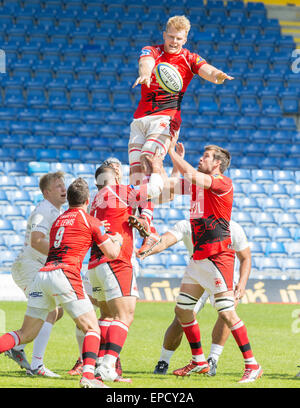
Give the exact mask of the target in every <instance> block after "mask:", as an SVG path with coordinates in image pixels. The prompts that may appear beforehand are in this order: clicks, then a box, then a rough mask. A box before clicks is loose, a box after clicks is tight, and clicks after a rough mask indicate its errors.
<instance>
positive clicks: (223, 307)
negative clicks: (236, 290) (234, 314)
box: [215, 296, 235, 315]
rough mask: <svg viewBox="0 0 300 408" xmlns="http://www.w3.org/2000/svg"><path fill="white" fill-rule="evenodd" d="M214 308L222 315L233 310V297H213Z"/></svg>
mask: <svg viewBox="0 0 300 408" xmlns="http://www.w3.org/2000/svg"><path fill="white" fill-rule="evenodd" d="M215 308H216V310H217V311H218V312H219V313H220V314H222V315H224V314H226V313H227V312H230V311H233V310H235V306H234V297H233V296H224V297H217V298H215Z"/></svg>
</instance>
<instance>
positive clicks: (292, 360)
mask: <svg viewBox="0 0 300 408" xmlns="http://www.w3.org/2000/svg"><path fill="white" fill-rule="evenodd" d="M0 310H2V311H4V313H3V312H2V322H1V325H0V327H1V326H2V327H1V330H3V326H4V325H5V329H6V330H7V331H9V330H16V329H18V328H20V325H21V323H22V321H23V315H24V312H25V310H26V303H24V302H0ZM173 311H174V304H173V303H168V302H161V303H147V302H138V304H137V308H136V313H135V321H134V323H133V324H132V326H131V328H130V330H129V334H128V338H127V341H126V344H125V347H124V349H123V351H122V353H121V361H122V366H123V371H124V374H123V375H124V376H126V377H130V378H132V384H124V383H123V384H120V383H119V384H117V383H114V384H110V385H111V387H112V388H114V389H116V391H117V389H121V388H126V389H127V390H128V392H129V389H130V388H148V389H155V388H160V389H161V388H164V389H168V388H169V389H172V388H173V389H174V388H177V389H187V388H300V377H298V378H296V377H295V375H296V374H297V373H298V372H299V371H300V368H298V367H297V365H300V348H299V344H300V323H299V322H300V320H299V322H297V316H299V315H300V305H296V304H295V305H293V304H289V305H288V304H247V305H246V304H241V305H239V307H238V313H239V316H240V317H241V318H242V320H243V321H244V322H245V323H246V326H247V329H248V335H249V339H250V343H251V346H252V349H253V351H254V355H255V357H256V359H257V361H258V362H259V363H260V364H261V365H262V367H263V370H264V375H263V377H262V378H261V379H259V380H258V381H256V382H254V383H251V384H246V385H241V384H238V383H237V381H238V380H239V379H240V378H241V376H242V373H243V360H242V355H241V353H240V351H239V349H238V347H237V346H236V343H235V341H234V339H233V337H232V336H230V338H229V339H228V342H227V344H226V346H225V349H224V352H223V354H222V356H221V358H220V361H219V366H218V371H217V375H216V376H215V377H207V376H204V375H196V374H195V375H193V376H191V377H189V378H183V379H182V378H176V377H174V376H173V375H172V370H174V369H176V368H179V367H182V366H184V365H186V364H187V363H188V362H189V360H190V351H189V346H188V343H187V341H186V339H185V338H184V339H183V341H182V344H181V345H180V347H179V349H178V350H177V351H176V353H175V354H174V355H173V358H172V360H171V363H170V370H169V374H168V375H166V376H157V375H154V374H153V369H154V366H155V364H156V362H157V361H158V358H159V355H160V349H161V344H162V339H163V335H164V332H165V329H166V328H167V326H168V325H169V323H170V322H171V321H172V318H173V313H174V312H173ZM297 311H298V312H299V313H298V312H297ZM3 315H4V317H5V321H3ZM295 316H296V317H295ZM197 318H198V322H199V324H200V329H201V334H202V345H203V349H204V352H205V355H206V356H208V353H209V349H210V341H211V340H210V339H211V330H212V328H213V325H214V322H215V319H216V312H215V310H214V309H213V308H212V307H211V306H210V305H209V304H208V305H206V306H205V308H204V309H203V310H202V312H200V313H199V314H198V316H197ZM298 331H299V332H298ZM31 351H32V343H31V344H30V345H28V346H27V347H26V353H27V356H28V358H30V357H31ZM77 357H78V347H77V342H76V339H75V327H74V323H73V321H72V320H71V318H70V317H69V316H68V315H67V313H65V314H64V317H63V318H62V319H61V320H60V321H59V322H58V323H57V324H56V325H55V326H54V329H53V331H52V333H51V337H50V341H49V344H48V347H47V350H46V355H45V364H46V366H47V367H48V368H50V369H51V370H53V371H55V372H57V373H58V374H60V375H61V378H59V379H48V378H41V377H28V376H26V374H25V371H24V370H21V369H20V368H19V367H18V366H17V365H16V364H15V363H14V362H13V361H12V360H10V359H9V358H7V357H5V356H4V355H1V356H0V388H78V386H79V377H71V376H69V375H68V374H67V371H68V370H69V369H70V368H71V367H72V366H73V364H74V363H75V361H76V359H77Z"/></svg>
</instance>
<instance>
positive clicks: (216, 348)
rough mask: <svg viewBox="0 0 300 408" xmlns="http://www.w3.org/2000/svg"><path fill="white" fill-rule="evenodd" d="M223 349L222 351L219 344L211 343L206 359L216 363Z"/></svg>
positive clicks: (222, 347)
mask: <svg viewBox="0 0 300 408" xmlns="http://www.w3.org/2000/svg"><path fill="white" fill-rule="evenodd" d="M223 349H224V346H220V345H219V344H214V343H212V345H211V347H210V353H209V356H208V358H209V357H212V358H214V359H215V360H216V362H218V360H219V358H220V355H221V354H222V351H223Z"/></svg>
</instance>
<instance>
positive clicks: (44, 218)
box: [18, 200, 62, 265]
mask: <svg viewBox="0 0 300 408" xmlns="http://www.w3.org/2000/svg"><path fill="white" fill-rule="evenodd" d="M61 213H62V211H60V210H58V209H57V208H56V207H55V206H54V205H53V204H51V203H50V201H48V200H42V201H40V202H39V203H38V205H37V206H36V207H35V209H34V210H33V211H32V213H31V214H30V216H29V218H28V220H27V227H26V233H25V241H24V247H23V248H22V250H21V253H20V254H19V256H18V260H19V261H20V260H24V261H30V260H33V261H38V262H40V263H41V264H42V265H44V264H45V262H46V259H47V256H46V255H44V254H42V253H41V252H39V251H37V250H36V249H34V248H32V246H31V233H32V232H33V231H39V232H42V233H43V234H45V239H46V240H48V241H49V233H50V229H51V227H52V224H53V222H54V221H55V220H56V218H57V217H58V216H59V215H60V214H61Z"/></svg>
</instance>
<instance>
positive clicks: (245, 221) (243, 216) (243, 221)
mask: <svg viewBox="0 0 300 408" xmlns="http://www.w3.org/2000/svg"><path fill="white" fill-rule="evenodd" d="M232 219H233V220H234V221H236V222H237V223H238V224H240V225H242V226H243V227H251V226H252V227H253V226H254V225H255V223H256V220H255V217H254V218H253V217H252V216H251V213H250V212H246V211H237V212H234V213H232Z"/></svg>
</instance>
